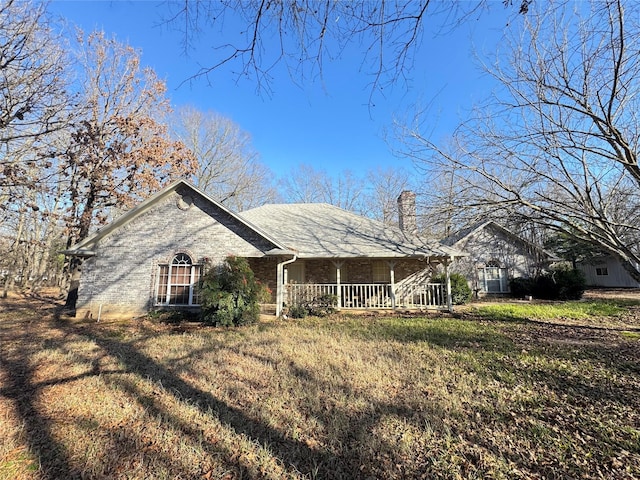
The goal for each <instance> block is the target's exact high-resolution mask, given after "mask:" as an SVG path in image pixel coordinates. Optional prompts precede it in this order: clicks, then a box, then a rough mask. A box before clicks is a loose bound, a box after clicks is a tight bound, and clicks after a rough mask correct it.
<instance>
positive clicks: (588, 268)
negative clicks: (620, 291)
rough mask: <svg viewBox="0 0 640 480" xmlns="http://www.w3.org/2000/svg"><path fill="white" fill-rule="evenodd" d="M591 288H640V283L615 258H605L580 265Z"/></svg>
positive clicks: (579, 267) (578, 266)
mask: <svg viewBox="0 0 640 480" xmlns="http://www.w3.org/2000/svg"><path fill="white" fill-rule="evenodd" d="M577 268H578V269H579V270H581V271H582V272H583V273H584V276H585V278H586V280H587V285H588V286H590V287H609V288H627V287H631V288H640V283H639V282H637V281H636V280H634V279H633V277H631V275H629V273H628V272H627V271H626V270H625V269H624V267H623V266H622V265H621V264H620V262H619V261H618V260H617V259H616V258H615V257H613V256H611V255H609V256H604V257H599V258H595V259H591V260H589V261H585V262H581V263H578V265H577Z"/></svg>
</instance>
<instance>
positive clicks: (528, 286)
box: [509, 277, 535, 298]
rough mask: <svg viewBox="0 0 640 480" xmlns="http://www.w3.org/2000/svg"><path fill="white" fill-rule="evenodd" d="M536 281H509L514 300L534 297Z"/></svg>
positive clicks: (531, 279)
mask: <svg viewBox="0 0 640 480" xmlns="http://www.w3.org/2000/svg"><path fill="white" fill-rule="evenodd" d="M534 283H535V279H533V278H525V277H516V278H512V279H511V280H509V291H510V292H511V296H512V297H514V298H523V297H526V296H527V295H533V290H534Z"/></svg>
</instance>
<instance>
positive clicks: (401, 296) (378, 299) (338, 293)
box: [285, 283, 447, 309]
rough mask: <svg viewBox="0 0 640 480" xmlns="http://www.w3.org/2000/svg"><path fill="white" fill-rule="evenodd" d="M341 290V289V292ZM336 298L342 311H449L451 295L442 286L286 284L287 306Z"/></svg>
mask: <svg viewBox="0 0 640 480" xmlns="http://www.w3.org/2000/svg"><path fill="white" fill-rule="evenodd" d="M338 287H340V288H339V289H338ZM324 295H334V296H335V297H337V299H338V304H337V307H338V308H342V309H385V308H394V306H395V307H401V308H417V309H446V308H447V294H446V289H445V285H444V284H441V283H421V284H413V283H411V284H407V283H403V284H398V285H395V291H394V292H392V290H391V284H378V283H346V284H340V285H339V286H338V284H335V283H295V284H288V285H286V298H285V303H286V304H288V305H296V304H300V303H303V302H309V301H314V300H318V299H320V298H321V297H323V296H324Z"/></svg>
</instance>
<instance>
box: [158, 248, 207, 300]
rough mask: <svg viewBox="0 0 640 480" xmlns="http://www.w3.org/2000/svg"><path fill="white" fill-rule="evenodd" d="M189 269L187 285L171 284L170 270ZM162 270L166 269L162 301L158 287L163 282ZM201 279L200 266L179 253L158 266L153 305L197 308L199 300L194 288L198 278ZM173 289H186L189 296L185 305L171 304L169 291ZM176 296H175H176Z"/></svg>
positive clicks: (189, 257)
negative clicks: (169, 260)
mask: <svg viewBox="0 0 640 480" xmlns="http://www.w3.org/2000/svg"><path fill="white" fill-rule="evenodd" d="M185 266H188V267H190V269H189V280H188V283H185V282H182V283H177V282H175V283H172V280H173V277H174V275H173V274H172V273H173V272H172V270H173V269H175V268H178V267H185ZM163 269H166V281H167V283H166V291H165V293H163V294H162V295H163V296H164V299H163V300H164V301H160V300H161V298H160V297H161V293H160V287H161V286H164V285H161V281H162V280H163V277H165V275H163ZM201 277H202V264H201V263H194V262H193V260H192V259H191V256H190V255H188V254H186V253H183V252H180V253H177V254H176V255H174V256H173V258H172V259H171V262H169V263H164V264H160V265H158V275H157V277H156V295H155V305H156V306H163V307H197V306H199V305H200V303H199V298H198V295H197V292H196V291H195V289H196V286H197V283H198V281H199V280H200V278H201ZM175 287H188V288H189V295H188V300H187V303H172V302H171V290H172V288H175ZM176 296H177V295H176Z"/></svg>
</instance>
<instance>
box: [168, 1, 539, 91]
mask: <svg viewBox="0 0 640 480" xmlns="http://www.w3.org/2000/svg"><path fill="white" fill-rule="evenodd" d="M530 3H531V0H521V1H520V2H518V5H519V11H520V13H526V11H527V10H528V7H529V4H530ZM504 4H505V5H512V4H513V2H512V1H510V0H507V1H505V2H504ZM488 5H489V2H485V1H484V0H478V1H476V2H459V3H446V2H432V1H431V0H376V1H370V0H354V1H342V0H327V1H318V0H272V1H263V0H246V1H234V0H222V1H219V2H203V1H195V2H193V1H187V0H185V1H184V2H182V3H176V4H171V7H172V8H173V9H174V11H173V12H172V14H171V15H170V17H171V18H170V19H169V21H170V22H173V23H174V24H176V25H178V28H180V29H182V30H183V32H184V39H185V40H184V42H185V49H187V50H188V49H189V46H190V45H191V44H192V43H193V42H194V41H195V39H196V38H197V37H198V35H199V34H200V32H202V31H204V30H208V29H213V28H217V27H219V28H220V29H221V31H222V32H223V33H224V35H223V38H225V43H223V44H220V45H215V46H214V47H215V48H214V50H213V51H214V52H216V53H215V55H216V56H214V58H212V60H211V63H210V65H209V66H206V67H203V68H202V69H201V70H200V71H199V72H198V73H197V75H200V76H201V75H207V74H208V73H210V72H211V71H212V70H215V69H216V68H218V67H220V66H222V65H225V64H228V63H232V62H233V63H240V65H241V66H240V68H239V69H238V76H239V77H241V76H249V77H252V78H254V79H255V80H256V82H257V86H258V89H267V90H269V88H270V81H271V75H272V73H273V70H274V69H275V68H276V67H277V66H278V65H281V64H284V66H285V68H286V69H287V70H288V71H289V72H290V74H291V76H292V78H294V79H301V80H304V79H305V78H307V77H316V76H318V75H320V76H321V75H322V71H323V65H324V64H325V62H327V61H334V60H336V59H338V58H339V57H340V56H341V54H342V53H343V51H344V50H345V49H346V48H347V47H348V46H349V45H353V44H354V43H356V44H357V45H358V46H359V47H360V48H361V50H362V65H361V70H363V71H365V72H366V73H369V74H370V75H372V78H371V83H372V84H371V91H372V92H376V91H377V90H378V89H379V88H381V87H384V86H385V85H386V84H388V83H394V82H396V81H398V80H406V77H407V76H409V75H410V72H411V69H412V67H413V65H414V59H415V55H416V52H417V51H418V50H419V48H420V45H421V43H422V39H423V35H424V33H425V30H426V29H427V22H428V18H429V17H433V16H436V15H440V16H441V17H440V18H439V21H443V22H444V25H441V24H435V25H433V28H432V29H431V30H432V32H437V31H439V30H441V29H443V28H448V27H450V26H452V25H455V24H456V23H458V22H460V21H463V20H464V19H466V18H468V17H469V16H470V15H471V14H473V13H477V12H478V11H480V10H484V9H486V8H487V7H488ZM238 21H239V22H240V24H241V25H242V27H243V28H242V30H241V32H240V34H239V35H238V33H237V32H234V31H232V30H231V29H225V26H226V24H227V23H231V24H234V25H236V24H237V22H238ZM274 39H275V42H274ZM274 43H275V44H276V45H277V46H278V47H277V48H275V49H274V48H273V44H274Z"/></svg>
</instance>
